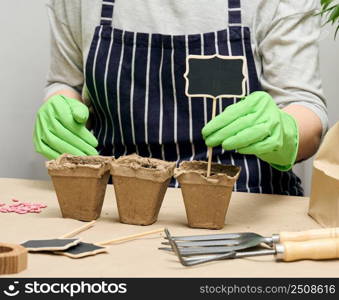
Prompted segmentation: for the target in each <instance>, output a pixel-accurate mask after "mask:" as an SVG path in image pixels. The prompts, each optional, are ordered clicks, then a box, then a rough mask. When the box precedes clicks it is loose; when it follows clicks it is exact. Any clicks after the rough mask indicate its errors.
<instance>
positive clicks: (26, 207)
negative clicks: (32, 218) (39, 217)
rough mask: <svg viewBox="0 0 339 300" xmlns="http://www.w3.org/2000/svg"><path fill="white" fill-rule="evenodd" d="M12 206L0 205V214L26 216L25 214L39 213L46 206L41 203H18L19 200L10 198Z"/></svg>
mask: <svg viewBox="0 0 339 300" xmlns="http://www.w3.org/2000/svg"><path fill="white" fill-rule="evenodd" d="M11 200H12V202H15V203H12V204H8V205H7V206H6V203H0V213H12V212H13V213H17V214H21V215H23V214H27V213H41V211H42V208H46V207H47V205H45V204H42V203H28V202H20V200H18V199H15V198H12V199H11Z"/></svg>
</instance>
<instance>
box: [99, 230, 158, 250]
mask: <svg viewBox="0 0 339 300" xmlns="http://www.w3.org/2000/svg"><path fill="white" fill-rule="evenodd" d="M163 231H164V228H158V229H155V230H151V231H146V232H142V233H137V234H132V235H127V236H124V237H120V238H116V239H113V240H108V241H103V242H99V243H95V244H96V245H99V246H104V245H111V244H118V243H122V242H127V241H132V240H135V239H138V238H140V237H144V236H146V235H150V234H154V233H160V232H163Z"/></svg>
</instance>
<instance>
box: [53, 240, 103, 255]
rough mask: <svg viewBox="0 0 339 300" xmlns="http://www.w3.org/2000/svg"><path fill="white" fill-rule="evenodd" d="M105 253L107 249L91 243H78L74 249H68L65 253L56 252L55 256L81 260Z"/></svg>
mask: <svg viewBox="0 0 339 300" xmlns="http://www.w3.org/2000/svg"><path fill="white" fill-rule="evenodd" d="M103 252H107V247H104V246H100V245H95V244H92V243H85V242H80V243H79V244H77V245H75V246H74V247H71V248H68V249H67V250H65V251H57V252H54V253H55V254H61V255H65V256H68V257H71V258H82V257H86V256H91V255H96V254H99V253H103Z"/></svg>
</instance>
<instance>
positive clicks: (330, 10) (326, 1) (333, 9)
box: [320, 0, 339, 37]
mask: <svg viewBox="0 0 339 300" xmlns="http://www.w3.org/2000/svg"><path fill="white" fill-rule="evenodd" d="M320 3H321V7H322V9H321V12H320V14H321V16H324V17H326V22H325V24H327V23H331V24H332V25H335V24H336V25H337V29H336V31H335V35H334V37H336V36H337V33H338V31H339V4H338V1H337V0H320Z"/></svg>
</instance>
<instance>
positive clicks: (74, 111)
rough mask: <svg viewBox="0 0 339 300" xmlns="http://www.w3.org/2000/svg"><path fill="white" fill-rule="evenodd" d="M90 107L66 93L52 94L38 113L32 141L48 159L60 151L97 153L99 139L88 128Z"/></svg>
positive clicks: (54, 156)
mask: <svg viewBox="0 0 339 300" xmlns="http://www.w3.org/2000/svg"><path fill="white" fill-rule="evenodd" d="M88 117H89V111H88V108H87V107H86V105H84V104H83V103H81V102H80V101H78V100H76V99H72V98H68V97H66V96H63V95H56V96H53V97H51V98H50V99H49V100H48V101H47V102H46V103H44V104H43V105H42V106H41V107H40V109H39V111H38V114H37V117H36V122H35V130H34V135H33V142H34V146H35V150H36V151H37V152H39V153H41V154H42V155H44V156H45V157H47V158H48V159H55V158H57V157H58V156H59V155H60V154H63V153H69V154H73V155H82V156H85V155H97V154H98V152H97V150H96V149H95V147H97V146H98V142H97V140H96V138H95V137H94V136H93V134H92V133H91V132H90V131H89V130H88V129H87V128H86V122H87V119H88Z"/></svg>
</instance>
